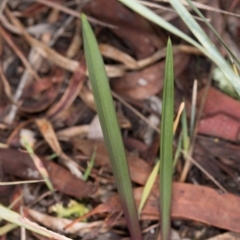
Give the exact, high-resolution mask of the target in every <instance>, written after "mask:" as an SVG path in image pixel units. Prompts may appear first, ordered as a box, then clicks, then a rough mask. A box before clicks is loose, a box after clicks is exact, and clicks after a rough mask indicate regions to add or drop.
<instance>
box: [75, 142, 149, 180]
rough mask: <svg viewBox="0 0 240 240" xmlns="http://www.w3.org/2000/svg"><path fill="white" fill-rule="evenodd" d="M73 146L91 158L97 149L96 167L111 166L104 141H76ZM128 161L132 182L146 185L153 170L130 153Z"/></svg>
mask: <svg viewBox="0 0 240 240" xmlns="http://www.w3.org/2000/svg"><path fill="white" fill-rule="evenodd" d="M73 144H74V146H75V148H77V149H79V150H80V151H81V152H83V153H84V154H85V155H87V156H91V155H92V153H93V151H94V147H96V158H95V164H96V166H104V165H109V164H110V161H109V157H108V153H107V149H106V146H105V143H104V142H103V141H97V140H95V141H94V140H80V139H74V140H73ZM127 160H128V165H129V171H130V175H131V179H132V181H133V182H135V183H138V184H141V185H144V184H145V183H146V181H147V179H148V176H149V174H150V173H151V169H152V168H151V167H150V166H149V165H148V164H147V163H146V162H145V161H144V160H142V159H141V158H138V157H136V156H132V155H131V154H129V153H127Z"/></svg>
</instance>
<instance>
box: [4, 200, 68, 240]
mask: <svg viewBox="0 0 240 240" xmlns="http://www.w3.org/2000/svg"><path fill="white" fill-rule="evenodd" d="M0 213H1V214H0V217H1V218H2V219H4V220H6V221H9V222H11V223H14V224H16V225H18V226H21V227H24V228H26V229H28V230H30V231H33V232H35V233H38V234H40V235H42V236H45V237H48V238H50V239H56V240H70V238H67V237H64V236H62V235H60V234H58V233H55V232H52V231H49V230H48V229H46V228H44V227H41V226H39V225H38V224H36V223H34V222H31V221H30V220H28V219H27V218H25V217H22V216H21V215H19V214H18V213H16V212H14V211H11V210H9V209H7V208H5V207H3V206H1V205H0Z"/></svg>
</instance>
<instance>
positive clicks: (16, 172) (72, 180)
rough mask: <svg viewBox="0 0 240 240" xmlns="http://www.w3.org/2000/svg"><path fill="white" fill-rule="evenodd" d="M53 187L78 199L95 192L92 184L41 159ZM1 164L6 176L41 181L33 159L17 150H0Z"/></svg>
mask: <svg viewBox="0 0 240 240" xmlns="http://www.w3.org/2000/svg"><path fill="white" fill-rule="evenodd" d="M41 160H42V162H43V164H44V166H45V168H46V169H47V171H48V173H49V177H50V180H51V182H52V184H53V186H54V187H55V188H56V189H57V190H58V191H60V192H62V193H64V194H67V195H69V196H73V197H76V198H83V197H89V196H90V195H92V194H93V193H94V191H95V189H94V187H93V185H92V184H91V183H87V182H84V181H83V180H81V179H78V178H76V177H74V176H73V175H72V174H71V173H70V172H69V171H67V170H66V169H65V168H63V167H61V166H59V165H58V164H56V163H54V162H52V161H47V160H45V159H44V158H41ZM0 163H1V167H2V171H3V173H5V174H9V175H13V176H15V177H19V178H22V179H27V180H38V179H41V175H40V174H39V172H38V171H37V169H36V167H35V165H34V163H33V161H32V159H31V158H30V156H29V155H28V154H27V153H23V152H20V151H18V150H15V149H1V148H0Z"/></svg>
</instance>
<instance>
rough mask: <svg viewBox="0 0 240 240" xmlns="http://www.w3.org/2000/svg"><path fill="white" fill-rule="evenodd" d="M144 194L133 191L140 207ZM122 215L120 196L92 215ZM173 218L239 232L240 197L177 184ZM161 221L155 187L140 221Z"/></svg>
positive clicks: (174, 193) (136, 190)
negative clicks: (107, 213) (104, 213)
mask: <svg viewBox="0 0 240 240" xmlns="http://www.w3.org/2000/svg"><path fill="white" fill-rule="evenodd" d="M142 190H143V188H135V189H134V197H135V201H136V204H137V205H138V204H139V202H140V199H141V195H142ZM120 211H121V204H120V200H119V196H118V195H115V196H113V197H110V198H109V199H108V200H107V201H106V202H105V203H103V204H101V205H99V206H98V207H96V208H95V209H93V212H92V213H93V214H96V213H101V212H120ZM171 216H172V217H173V218H177V219H188V220H194V221H199V222H202V223H205V224H208V225H212V226H215V227H219V228H222V229H227V230H230V231H234V232H240V224H239V222H240V197H238V196H235V195H233V194H228V193H227V194H221V193H219V192H218V191H217V190H215V189H212V188H208V187H203V186H197V185H192V184H186V183H174V184H173V197H172V212H171ZM159 217H160V215H159V191H158V186H155V187H154V189H153V190H152V192H151V195H150V197H149V199H148V200H147V202H146V205H145V207H144V209H143V211H142V215H141V219H149V220H158V219H159Z"/></svg>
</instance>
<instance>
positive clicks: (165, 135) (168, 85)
mask: <svg viewBox="0 0 240 240" xmlns="http://www.w3.org/2000/svg"><path fill="white" fill-rule="evenodd" d="M173 114H174V73H173V53H172V44H171V41H170V39H169V40H168V44H167V56H166V67H165V76H164V90H163V109H162V119H161V142H160V208H161V220H162V224H161V225H162V230H161V239H162V240H167V239H168V238H169V231H170V220H171V219H170V211H171V197H172V171H173V146H172V145H173V117H174V116H173Z"/></svg>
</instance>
